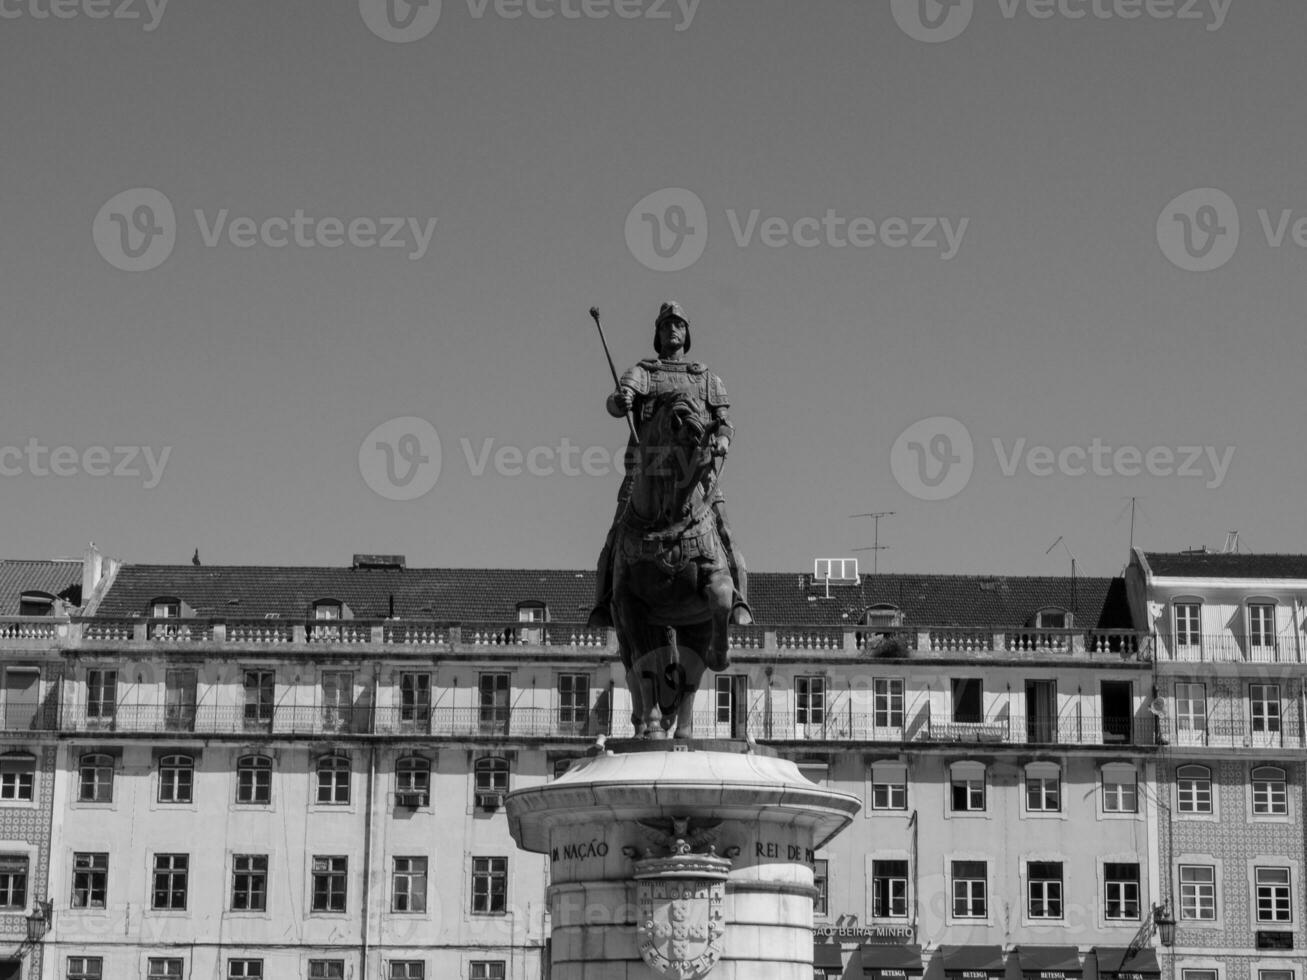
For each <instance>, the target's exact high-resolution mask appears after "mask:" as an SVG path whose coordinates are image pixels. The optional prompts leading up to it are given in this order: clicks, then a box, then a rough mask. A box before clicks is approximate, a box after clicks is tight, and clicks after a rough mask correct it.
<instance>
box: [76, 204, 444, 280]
mask: <svg viewBox="0 0 1307 980" xmlns="http://www.w3.org/2000/svg"><path fill="white" fill-rule="evenodd" d="M194 216H195V225H196V230H197V231H198V232H199V236H200V242H201V243H202V244H203V245H204V247H205V248H220V247H223V246H231V247H233V248H240V249H251V248H271V249H281V248H291V247H294V248H325V249H337V248H343V247H345V246H348V247H350V248H358V249H372V248H377V249H404V250H405V254H406V256H407V258H408V259H409V261H411V262H417V261H419V260H420V259H422V258H423V257H424V256H425V255H426V254H427V250H428V249H429V248H430V247H431V240H432V238H433V237H434V236H435V233H436V223H437V222H438V221H439V219H438V218H415V217H376V218H374V217H354V218H337V217H330V216H317V215H311V214H308V213H306V212H305V210H304V209H303V208H296V209H295V211H294V212H292V213H291V214H289V215H263V216H259V217H254V216H250V215H233V214H232V212H231V209H230V208H219V209H217V210H215V211H206V210H205V209H203V208H196V209H195V211H194ZM177 234H178V221H177V215H176V212H175V211H174V209H173V205H172V201H170V200H169V199H168V197H167V195H166V194H163V193H162V192H160V191H157V190H155V189H154V188H152V187H135V188H132V189H131V190H126V191H122V192H121V193H119V194H115V195H114V196H113V197H111V198H110V199H109V200H108V201H106V202H105V203H104V206H103V207H101V208H100V211H99V213H97V214H96V216H95V220H94V221H93V222H92V224H91V237H92V239H93V240H94V241H95V247H96V249H97V250H98V251H99V253H100V255H101V256H103V257H104V260H105V261H106V262H108V263H109V264H110V265H112V266H113V267H114V268H115V269H122V270H123V271H124V272H146V271H149V270H150V269H155V268H158V267H159V266H160V265H162V264H163V263H164V262H165V261H167V259H168V256H170V255H171V254H172V252H173V249H174V248H175V247H176V244H177Z"/></svg>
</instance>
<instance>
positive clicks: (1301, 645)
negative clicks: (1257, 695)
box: [1155, 633, 1307, 664]
mask: <svg viewBox="0 0 1307 980" xmlns="http://www.w3.org/2000/svg"><path fill="white" fill-rule="evenodd" d="M1183 639H1184V640H1185V641H1186V642H1183V643H1182V642H1180V641H1179V640H1178V639H1177V638H1176V636H1175V635H1174V634H1162V633H1159V634H1157V637H1156V641H1155V648H1156V651H1157V658H1158V659H1159V660H1163V661H1175V662H1180V663H1254V664H1300V663H1304V662H1307V638H1304V637H1302V636H1299V635H1295V634H1287V635H1282V636H1268V637H1248V636H1238V635H1236V634H1234V633H1204V634H1202V635H1201V636H1199V635H1197V634H1190V635H1189V636H1187V637H1184V638H1183Z"/></svg>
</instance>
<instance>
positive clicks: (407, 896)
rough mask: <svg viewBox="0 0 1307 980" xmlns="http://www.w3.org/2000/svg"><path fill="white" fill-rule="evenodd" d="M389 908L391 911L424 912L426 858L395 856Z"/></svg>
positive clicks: (425, 907) (425, 905) (425, 906)
mask: <svg viewBox="0 0 1307 980" xmlns="http://www.w3.org/2000/svg"><path fill="white" fill-rule="evenodd" d="M390 909H391V911H392V912H425V911H426V910H427V859H426V858H424V857H397V858H395V875H394V881H393V886H392V888H391V903H390Z"/></svg>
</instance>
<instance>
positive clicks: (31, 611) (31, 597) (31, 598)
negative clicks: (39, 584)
mask: <svg viewBox="0 0 1307 980" xmlns="http://www.w3.org/2000/svg"><path fill="white" fill-rule="evenodd" d="M54 606H55V597H54V596H52V595H51V594H50V593H49V592H23V593H21V594H20V595H19V596H18V615H20V616H53V615H54Z"/></svg>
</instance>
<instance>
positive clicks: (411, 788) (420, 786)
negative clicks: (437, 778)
mask: <svg viewBox="0 0 1307 980" xmlns="http://www.w3.org/2000/svg"><path fill="white" fill-rule="evenodd" d="M430 799H431V762H430V761H429V760H428V759H425V758H423V757H422V756H420V755H406V756H402V757H401V758H399V759H396V760H395V805H396V806H407V807H419V806H426V805H427V803H428V802H430Z"/></svg>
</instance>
